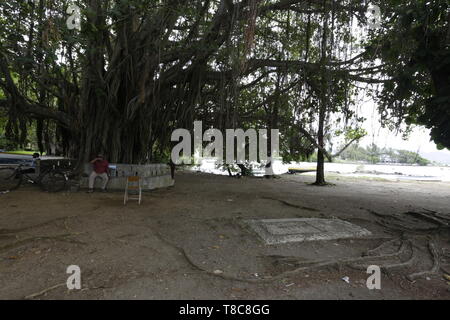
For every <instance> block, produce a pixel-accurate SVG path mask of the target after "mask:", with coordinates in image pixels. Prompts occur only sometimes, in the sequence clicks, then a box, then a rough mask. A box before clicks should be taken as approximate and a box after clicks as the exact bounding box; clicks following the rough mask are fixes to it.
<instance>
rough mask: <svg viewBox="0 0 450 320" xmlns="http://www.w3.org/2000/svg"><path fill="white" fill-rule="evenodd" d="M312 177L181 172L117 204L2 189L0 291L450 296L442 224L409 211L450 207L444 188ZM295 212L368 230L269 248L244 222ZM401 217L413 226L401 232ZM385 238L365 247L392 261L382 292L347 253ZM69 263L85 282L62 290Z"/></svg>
mask: <svg viewBox="0 0 450 320" xmlns="http://www.w3.org/2000/svg"><path fill="white" fill-rule="evenodd" d="M312 179H313V177H310V176H298V175H297V176H290V175H286V176H282V177H281V178H279V179H271V180H266V179H258V178H243V179H235V178H229V177H226V176H213V175H206V174H200V173H187V172H181V173H178V174H177V177H176V186H175V187H173V188H170V189H165V190H158V191H154V192H150V193H145V194H144V202H143V204H142V205H141V206H139V205H138V204H137V203H130V204H129V205H127V206H124V205H123V194H122V193H106V194H103V193H94V194H86V193H84V192H79V193H58V194H49V193H43V192H41V191H40V190H39V189H35V188H33V187H23V188H21V189H19V190H18V191H14V192H12V193H9V194H5V195H0V299H24V298H25V297H27V298H32V299H449V298H450V290H449V288H450V285H449V283H448V281H446V280H444V278H443V275H444V273H445V272H448V271H449V269H450V266H449V263H450V257H449V252H450V241H449V232H448V230H449V229H448V228H436V225H435V224H434V225H433V223H432V221H431V222H430V221H428V222H427V221H420V220H417V219H412V218H411V219H410V216H408V214H407V212H422V211H424V210H431V211H433V212H438V213H441V214H450V206H449V204H450V184H445V183H435V182H433V183H429V182H388V181H379V180H371V181H370V180H363V179H349V178H342V177H339V176H332V177H329V181H330V182H332V183H334V184H335V185H334V186H328V187H315V186H311V185H309V183H310V182H312ZM431 211H426V212H431ZM299 217H317V218H333V217H334V218H335V217H337V218H340V219H343V220H346V221H349V222H351V223H354V224H357V225H359V226H361V227H364V228H366V229H368V230H369V231H371V232H372V234H373V235H372V236H371V237H370V238H368V239H347V240H339V241H318V242H308V243H291V244H283V245H271V246H268V245H265V244H264V242H263V241H262V240H261V239H260V238H258V236H257V235H256V234H254V233H253V232H252V231H251V230H249V229H248V228H247V227H246V226H245V224H244V223H243V221H244V220H246V219H271V218H278V219H279V218H299ZM408 219H410V220H408ZM406 220H408V221H409V222H410V225H409V226H410V227H411V226H412V225H413V226H415V227H411V228H410V229H408V230H407V231H405V230H404V229H403V230H402V229H401V228H399V227H398V226H399V223H400V222H405V221H406ZM394 222H397V223H394ZM417 226H419V227H417ZM392 239H394V240H393V241H391V242H387V241H389V240H392ZM431 240H433V242H431ZM383 243H384V245H383V246H382V247H381V248H378V249H376V250H375V251H373V252H372V253H374V252H377V254H376V256H377V257H380V259H381V260H383V261H380V264H383V265H384V264H385V263H386V261H385V260H386V259H387V260H389V259H391V260H392V259H396V260H394V261H390V262H389V266H391V267H392V268H390V267H389V268H388V269H383V270H384V272H383V275H382V289H381V290H368V289H367V286H366V279H367V278H368V276H369V275H368V274H367V273H366V270H364V266H361V265H355V264H351V263H348V261H347V260H349V259H352V258H358V257H361V256H362V255H363V254H364V253H367V251H368V250H371V249H374V248H377V247H378V246H380V245H382V244H383ZM430 243H434V246H433V247H430ZM401 246H404V248H403V247H401ZM400 247H401V248H400ZM402 248H403V249H402ZM433 248H437V249H436V250H437V252H438V254H439V256H437V257H436V256H435V255H433V250H432V249H433ZM395 252H398V253H397V254H395ZM313 261H319V262H321V263H313ZM324 261H325V263H323V262H324ZM409 262H410V263H409ZM374 263H375V264H376V263H378V262H377V261H374V262H373V263H371V264H374ZM395 263H397V264H399V265H398V266H394V265H393V264H395ZM437 263H438V265H436V264H437ZM70 265H78V266H79V267H80V268H81V272H82V274H81V275H82V289H81V290H72V291H69V290H68V289H67V287H66V280H67V278H68V276H69V275H68V274H67V273H66V269H67V267H68V266H70ZM436 268H437V269H436ZM431 269H434V271H436V272H435V273H432V274H424V275H422V276H419V277H417V279H415V281H411V280H408V279H407V278H406V276H408V275H410V274H413V273H416V272H421V271H426V270H431ZM345 276H347V277H349V279H350V283H347V282H345V281H343V280H342V278H343V277H345Z"/></svg>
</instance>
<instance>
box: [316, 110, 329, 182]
mask: <svg viewBox="0 0 450 320" xmlns="http://www.w3.org/2000/svg"><path fill="white" fill-rule="evenodd" d="M325 109H326V108H325V105H323V104H322V105H321V106H320V113H319V132H318V138H317V140H318V145H319V146H320V148H319V150H318V151H317V173H316V182H315V184H316V185H319V186H322V185H325V184H326V181H325V154H324V152H323V151H322V150H323V149H324V148H325V141H324V136H325V135H324V126H325V115H326V112H325Z"/></svg>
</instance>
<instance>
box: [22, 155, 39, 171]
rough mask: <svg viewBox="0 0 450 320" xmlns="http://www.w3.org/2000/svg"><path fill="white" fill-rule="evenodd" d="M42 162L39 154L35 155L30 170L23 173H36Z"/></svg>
mask: <svg viewBox="0 0 450 320" xmlns="http://www.w3.org/2000/svg"><path fill="white" fill-rule="evenodd" d="M40 161H41V159H40V154H39V153H33V160H31V164H30V166H29V167H30V168H29V169H24V170H21V172H22V173H24V174H33V173H36V171H37V167H38V166H39V163H40Z"/></svg>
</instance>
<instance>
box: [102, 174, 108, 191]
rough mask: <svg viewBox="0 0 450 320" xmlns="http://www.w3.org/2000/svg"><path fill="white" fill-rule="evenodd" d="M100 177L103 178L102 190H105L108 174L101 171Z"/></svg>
mask: <svg viewBox="0 0 450 320" xmlns="http://www.w3.org/2000/svg"><path fill="white" fill-rule="evenodd" d="M100 177H101V178H102V180H103V185H102V190H103V191H105V190H106V186H107V185H108V181H109V177H108V174H107V173H103V174H102V175H100Z"/></svg>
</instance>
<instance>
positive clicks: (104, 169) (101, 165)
mask: <svg viewBox="0 0 450 320" xmlns="http://www.w3.org/2000/svg"><path fill="white" fill-rule="evenodd" d="M108 167H109V162H108V161H106V160H98V161H95V162H94V171H95V173H98V174H103V173H108Z"/></svg>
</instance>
